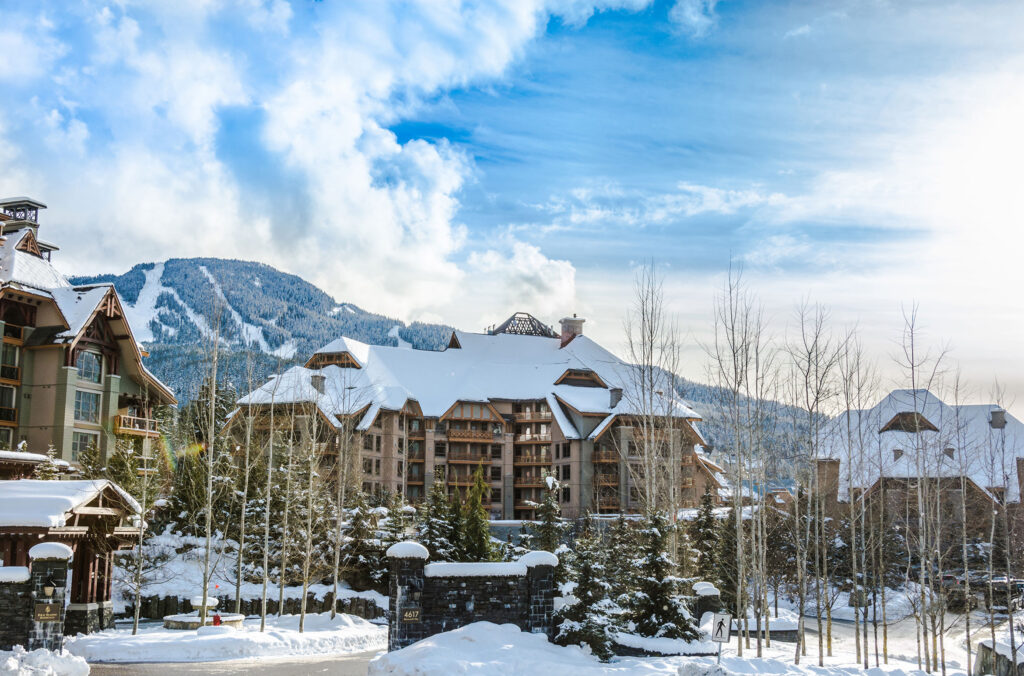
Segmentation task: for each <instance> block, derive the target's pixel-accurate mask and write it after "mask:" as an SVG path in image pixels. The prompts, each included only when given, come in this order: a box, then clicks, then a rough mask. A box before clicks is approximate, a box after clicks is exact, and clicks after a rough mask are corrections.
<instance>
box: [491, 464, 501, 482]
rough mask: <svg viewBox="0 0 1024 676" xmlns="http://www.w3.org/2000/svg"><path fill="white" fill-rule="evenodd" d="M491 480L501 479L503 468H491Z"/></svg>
mask: <svg viewBox="0 0 1024 676" xmlns="http://www.w3.org/2000/svg"><path fill="white" fill-rule="evenodd" d="M491 481H501V468H500V467H492V468H491Z"/></svg>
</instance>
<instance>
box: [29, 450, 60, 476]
mask: <svg viewBox="0 0 1024 676" xmlns="http://www.w3.org/2000/svg"><path fill="white" fill-rule="evenodd" d="M56 460H57V450H56V449H55V448H54V447H53V444H50V446H49V448H47V449H46V460H44V461H43V462H41V463H39V464H38V465H36V466H35V469H34V470H32V478H33V479H40V480H42V481H55V480H56V479H59V478H60V469H59V468H58V467H57V462H56Z"/></svg>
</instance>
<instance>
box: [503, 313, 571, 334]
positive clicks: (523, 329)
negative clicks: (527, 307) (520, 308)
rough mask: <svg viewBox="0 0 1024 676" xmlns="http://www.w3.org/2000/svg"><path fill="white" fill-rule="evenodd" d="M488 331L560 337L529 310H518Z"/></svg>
mask: <svg viewBox="0 0 1024 676" xmlns="http://www.w3.org/2000/svg"><path fill="white" fill-rule="evenodd" d="M487 333H489V334H490V335H492V336H494V335H497V334H499V333H510V334H513V335H516V336H541V337H543V338H558V334H557V333H555V332H554V330H553V329H552V328H551V327H550V326H548V325H547V324H545V323H543V322H542V321H540V320H539V319H537V318H536V317H534V316H533V315H531V314H530V313H529V312H517V313H515V314H514V315H512V316H511V317H509V318H508V319H506V320H505V321H504V322H502V323H501V324H499V325H498V326H497V327H494V328H492V329H490V330H489V331H488V332H487Z"/></svg>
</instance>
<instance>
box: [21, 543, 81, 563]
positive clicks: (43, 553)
mask: <svg viewBox="0 0 1024 676" xmlns="http://www.w3.org/2000/svg"><path fill="white" fill-rule="evenodd" d="M74 556H75V553H74V552H73V551H72V550H71V547H68V546H67V545H66V544H63V543H61V542H40V543H39V544H37V545H36V546H34V547H32V549H30V550H28V558H30V559H32V560H35V559H62V560H64V561H70V560H71V559H73V558H74Z"/></svg>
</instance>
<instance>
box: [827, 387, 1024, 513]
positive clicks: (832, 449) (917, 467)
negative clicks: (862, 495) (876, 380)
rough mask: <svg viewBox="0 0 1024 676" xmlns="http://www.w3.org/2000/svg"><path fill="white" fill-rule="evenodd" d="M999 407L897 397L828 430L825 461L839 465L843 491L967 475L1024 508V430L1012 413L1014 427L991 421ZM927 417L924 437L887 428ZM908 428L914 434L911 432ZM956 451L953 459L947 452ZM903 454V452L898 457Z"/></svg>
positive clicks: (922, 394) (842, 418) (922, 393)
mask: <svg viewBox="0 0 1024 676" xmlns="http://www.w3.org/2000/svg"><path fill="white" fill-rule="evenodd" d="M1001 410H1002V409H1001V408H1000V407H999V406H996V405H995V404H980V405H960V406H950V405H949V404H946V403H945V402H943V401H942V400H941V399H939V398H938V397H937V396H935V395H934V394H932V393H931V392H929V391H928V390H895V391H893V392H890V393H889V394H888V395H886V396H885V397H884V398H883V399H882V400H881V401H880V402H878V403H877V404H876V405H875V406H873V407H871V408H869V409H863V410H851V411H846V412H844V413H842V414H840V415H839V416H837V417H835V418H833V419H832V420H831V421H830V422H829V423H828V426H827V427H826V428H825V433H824V435H823V439H822V444H821V447H820V452H819V457H821V458H823V459H833V460H839V462H840V468H839V481H840V486H839V492H840V495H841V496H842V497H843V499H846V498H847V496H848V495H849V489H850V484H851V482H852V484H853V486H854V487H858V488H862V489H864V488H868V487H870V486H872V485H873V484H875V483H876V481H877V480H878V479H879V478H897V479H912V478H916V477H919V476H924V477H927V478H942V477H959V476H966V477H967V478H969V479H970V480H971V481H972V482H974V483H975V484H977V485H978V486H979V487H981V488H982V489H989V488H994V487H1001V486H1004V485H1005V486H1006V499H1007V501H1008V502H1019V500H1020V494H1019V493H1020V491H1019V486H1020V484H1019V483H1018V477H1017V458H1024V424H1022V423H1021V422H1020V421H1019V420H1017V419H1016V418H1014V417H1013V416H1012V415H1010V414H1009V412H1006V414H1005V415H1006V426H1005V428H1003V429H994V428H993V427H992V426H991V425H990V424H989V421H990V419H991V415H992V412H993V411H1001ZM908 413H909V414H911V415H910V416H907V415H904V416H903V419H904V420H911V422H913V421H914V420H917V415H915V414H919V415H920V417H921V418H923V419H925V420H927V421H928V422H929V423H930V427H931V429H929V427H928V426H924V425H922V426H921V427H920V430H921V431H919V432H912V431H903V430H901V429H899V426H896V427H894V428H891V429H886V431H880V430H882V429H883V428H886V427H887V423H888V422H890V421H892V420H893V419H895V418H897V416H898V415H899V414H908ZM908 429H913V425H911V426H910V427H909V428H908ZM947 449H952V457H950V455H949V454H947V452H946V450H947ZM895 451H902V453H896V452H895Z"/></svg>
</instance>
